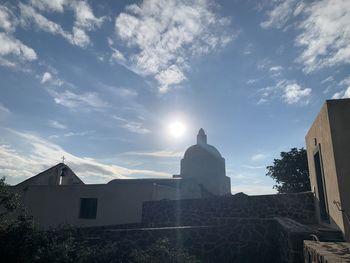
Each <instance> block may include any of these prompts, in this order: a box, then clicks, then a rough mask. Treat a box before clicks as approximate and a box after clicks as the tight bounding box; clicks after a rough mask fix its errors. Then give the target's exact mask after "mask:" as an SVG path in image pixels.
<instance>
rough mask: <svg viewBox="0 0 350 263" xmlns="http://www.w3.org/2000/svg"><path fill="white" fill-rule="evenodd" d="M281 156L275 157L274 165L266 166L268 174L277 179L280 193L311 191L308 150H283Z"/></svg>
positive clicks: (276, 187)
mask: <svg viewBox="0 0 350 263" xmlns="http://www.w3.org/2000/svg"><path fill="white" fill-rule="evenodd" d="M280 156H281V158H280V159H274V161H273V165H271V166H267V167H266V168H267V170H268V172H267V174H266V176H270V177H271V178H273V179H274V180H275V181H276V183H277V184H276V185H274V188H275V189H276V190H277V191H278V193H296V192H304V191H310V180H309V169H308V164H307V155H306V150H305V149H304V148H301V149H297V148H292V149H291V150H290V151H289V152H281V153H280Z"/></svg>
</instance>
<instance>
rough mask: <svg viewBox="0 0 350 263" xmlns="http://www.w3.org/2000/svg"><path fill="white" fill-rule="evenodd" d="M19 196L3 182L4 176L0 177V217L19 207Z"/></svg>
mask: <svg viewBox="0 0 350 263" xmlns="http://www.w3.org/2000/svg"><path fill="white" fill-rule="evenodd" d="M19 205H20V203H19V196H18V194H16V193H13V192H11V191H10V189H9V186H8V185H7V184H6V183H5V177H2V178H0V219H1V221H3V220H4V219H3V218H4V217H5V216H6V215H7V214H9V213H11V212H13V211H15V210H16V209H17V208H18V207H19Z"/></svg>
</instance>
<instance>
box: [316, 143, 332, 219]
mask: <svg viewBox="0 0 350 263" xmlns="http://www.w3.org/2000/svg"><path fill="white" fill-rule="evenodd" d="M317 148H318V149H316V151H315V153H314V163H315V172H316V181H317V192H318V198H319V208H320V219H321V221H322V222H325V223H329V215H328V202H327V194H326V186H325V183H324V173H323V164H322V156H321V147H320V145H319V146H318V147H317Z"/></svg>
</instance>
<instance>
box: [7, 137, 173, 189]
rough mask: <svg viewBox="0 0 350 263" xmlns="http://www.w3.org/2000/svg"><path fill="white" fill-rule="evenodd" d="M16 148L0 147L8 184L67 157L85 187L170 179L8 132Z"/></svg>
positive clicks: (158, 173) (40, 139)
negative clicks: (120, 180) (118, 181)
mask: <svg viewBox="0 0 350 263" xmlns="http://www.w3.org/2000/svg"><path fill="white" fill-rule="evenodd" d="M6 132H7V133H9V136H10V137H11V138H12V140H15V141H16V142H17V144H13V145H11V146H10V144H5V143H3V144H1V145H0V176H7V177H9V179H10V180H9V181H11V182H13V183H18V182H20V181H21V180H24V179H26V178H28V177H30V176H33V175H35V174H37V173H39V172H41V171H43V170H44V169H47V168H49V167H50V166H53V165H55V164H57V163H58V162H60V160H61V157H62V156H65V157H66V163H67V165H69V166H70V167H71V168H72V169H73V170H74V172H76V173H77V175H78V176H79V177H81V178H82V179H83V180H84V182H86V183H106V182H107V181H109V180H112V179H116V178H133V177H140V176H141V177H167V176H169V177H170V174H168V173H164V172H159V171H151V170H137V169H129V168H126V167H122V166H118V165H114V164H104V163H100V162H98V161H97V160H95V159H93V158H87V157H79V156H76V155H73V154H71V153H69V152H66V151H65V150H64V149H63V148H61V147H60V146H59V145H57V144H54V143H52V142H50V141H47V140H45V139H43V138H41V137H39V136H37V135H34V134H31V133H29V132H19V131H14V130H7V131H6Z"/></svg>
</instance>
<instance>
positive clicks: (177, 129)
mask: <svg viewBox="0 0 350 263" xmlns="http://www.w3.org/2000/svg"><path fill="white" fill-rule="evenodd" d="M169 131H170V134H171V135H172V136H173V137H181V136H182V135H183V134H184V133H185V131H186V127H185V125H184V124H183V123H181V122H179V121H176V122H173V123H171V124H170V125H169Z"/></svg>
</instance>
